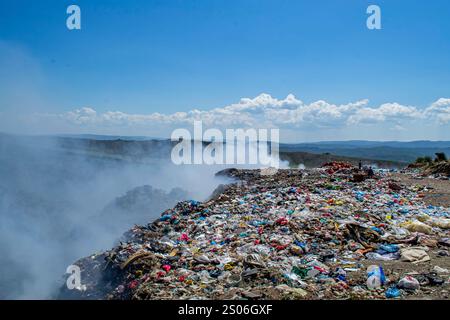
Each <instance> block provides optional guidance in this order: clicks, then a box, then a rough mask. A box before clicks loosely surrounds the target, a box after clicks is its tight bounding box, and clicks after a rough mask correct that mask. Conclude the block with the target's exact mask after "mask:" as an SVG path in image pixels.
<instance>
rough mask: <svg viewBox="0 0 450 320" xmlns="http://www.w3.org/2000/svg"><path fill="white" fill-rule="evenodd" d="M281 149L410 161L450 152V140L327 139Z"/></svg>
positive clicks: (284, 146) (290, 145)
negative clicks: (437, 153)
mask: <svg viewBox="0 0 450 320" xmlns="http://www.w3.org/2000/svg"><path fill="white" fill-rule="evenodd" d="M280 150H281V151H282V152H309V153H315V154H323V153H331V154H335V155H339V156H346V157H354V158H364V159H373V160H387V161H396V162H402V163H409V162H413V161H415V160H416V159H417V158H418V157H423V156H431V157H434V154H435V153H436V152H444V153H446V154H450V141H411V142H399V141H385V142H384V141H357V140H355V141H327V142H316V143H296V144H281V145H280Z"/></svg>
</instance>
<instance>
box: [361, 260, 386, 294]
mask: <svg viewBox="0 0 450 320" xmlns="http://www.w3.org/2000/svg"><path fill="white" fill-rule="evenodd" d="M385 282H386V277H385V275H384V271H383V268H382V267H381V266H377V265H371V266H369V267H368V268H367V282H366V284H367V288H369V289H371V290H374V289H378V288H380V287H381V286H382V285H384V283H385Z"/></svg>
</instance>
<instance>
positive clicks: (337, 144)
mask: <svg viewBox="0 0 450 320" xmlns="http://www.w3.org/2000/svg"><path fill="white" fill-rule="evenodd" d="M11 137H15V138H18V139H20V140H21V141H28V142H32V141H36V142H37V141H39V142H42V141H46V142H49V141H55V140H56V141H57V142H58V143H57V145H58V146H59V147H62V148H64V149H65V150H67V151H68V152H71V153H77V154H79V153H81V154H88V155H90V156H93V157H108V158H111V159H113V160H126V161H130V160H131V161H135V160H138V161H140V160H142V159H149V158H153V159H154V158H159V159H161V158H166V157H170V152H171V149H172V146H173V145H174V144H175V143H176V142H172V141H170V140H169V139H165V140H164V139H153V138H150V137H126V136H102V135H63V136H58V137H55V136H53V137H52V136H13V135H7V134H1V133H0V141H1V140H2V139H3V140H9V139H10V138H11ZM46 145H47V147H52V146H53V147H54V144H51V143H47V144H46ZM436 152H444V153H445V154H447V155H449V156H450V141H426V140H421V141H409V142H401V141H364V140H351V141H323V142H313V143H293V144H287V143H282V144H280V155H281V158H282V159H284V160H290V161H291V162H293V163H295V164H300V163H302V164H304V165H306V166H307V167H313V166H315V165H316V164H317V165H320V164H321V162H322V160H324V162H326V161H333V160H338V161H339V160H344V161H350V162H358V161H359V160H364V161H365V162H373V163H377V161H378V163H383V165H386V166H403V165H405V164H407V163H411V162H414V161H415V160H416V159H417V158H418V157H424V156H430V157H434V155H435V153H436ZM331 155H333V156H334V157H332V156H331Z"/></svg>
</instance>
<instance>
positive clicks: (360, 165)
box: [358, 160, 362, 170]
mask: <svg viewBox="0 0 450 320" xmlns="http://www.w3.org/2000/svg"><path fill="white" fill-rule="evenodd" d="M358 167H359V170H361V169H362V162H361V160H359V162H358Z"/></svg>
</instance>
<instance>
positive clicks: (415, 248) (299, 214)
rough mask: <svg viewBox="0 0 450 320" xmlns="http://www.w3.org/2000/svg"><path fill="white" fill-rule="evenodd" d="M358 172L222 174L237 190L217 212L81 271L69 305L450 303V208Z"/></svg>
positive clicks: (64, 293) (189, 210) (155, 227)
mask: <svg viewBox="0 0 450 320" xmlns="http://www.w3.org/2000/svg"><path fill="white" fill-rule="evenodd" d="M330 169H332V170H330ZM353 169H355V168H351V167H348V166H347V165H345V166H344V165H342V164H338V165H336V164H328V165H327V166H325V167H323V168H318V169H311V170H298V169H283V170H278V171H277V172H276V173H275V174H272V175H267V174H261V171H260V170H238V169H227V170H225V171H223V172H220V173H219V174H221V175H227V176H230V177H232V178H235V179H236V180H235V182H234V183H231V184H229V185H226V186H221V187H220V192H215V193H214V194H213V196H212V198H211V199H209V200H208V201H205V202H198V201H194V200H192V201H184V202H179V203H178V204H177V205H176V206H175V207H174V208H171V209H168V210H166V211H164V212H163V213H162V214H161V217H160V218H159V219H157V220H156V221H153V222H151V223H149V224H148V225H145V226H135V227H134V228H132V229H131V230H129V231H128V232H127V233H126V234H125V235H124V237H123V239H122V241H121V242H120V244H119V245H117V246H116V247H115V248H113V249H111V250H109V251H106V252H100V253H96V254H93V255H91V256H89V257H86V258H83V259H81V260H79V261H77V262H76V263H75V264H76V265H77V266H79V267H80V269H81V286H78V287H77V288H76V289H73V290H69V289H68V288H67V287H65V286H64V287H63V288H62V289H61V291H60V293H59V298H66V299H67V298H74V299H394V298H397V299H407V298H422V297H429V298H433V299H448V296H449V288H450V287H449V276H450V274H449V268H450V257H449V246H450V234H449V233H450V231H449V230H450V216H449V215H450V210H449V208H448V207H435V206H430V205H427V204H425V203H424V201H423V196H424V194H423V188H421V187H419V186H414V185H402V184H401V183H400V182H398V181H396V180H395V179H394V178H393V176H391V174H390V172H389V171H382V170H380V171H377V172H376V174H375V176H374V177H373V178H368V179H364V180H362V181H360V182H355V181H354V179H353V176H352V172H353ZM349 170H350V171H349Z"/></svg>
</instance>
